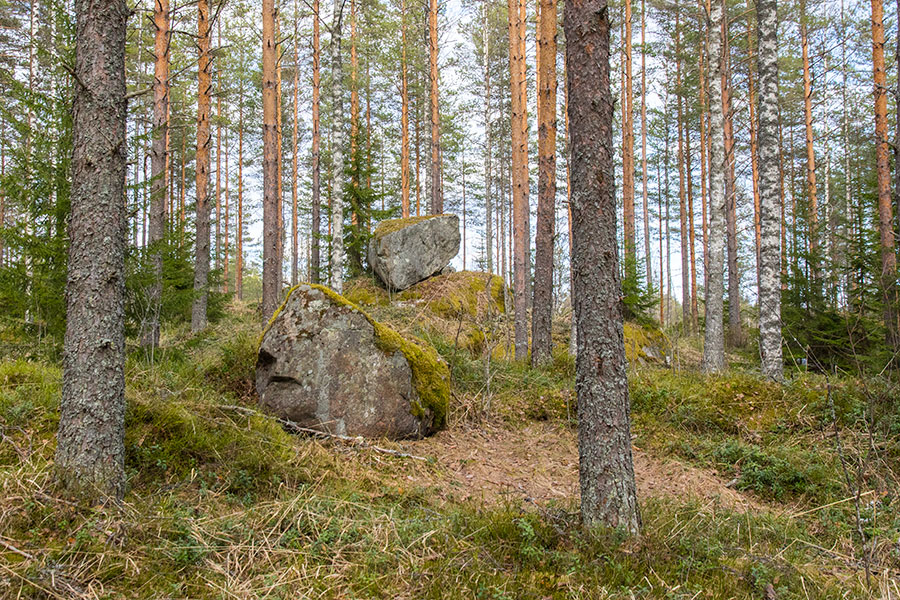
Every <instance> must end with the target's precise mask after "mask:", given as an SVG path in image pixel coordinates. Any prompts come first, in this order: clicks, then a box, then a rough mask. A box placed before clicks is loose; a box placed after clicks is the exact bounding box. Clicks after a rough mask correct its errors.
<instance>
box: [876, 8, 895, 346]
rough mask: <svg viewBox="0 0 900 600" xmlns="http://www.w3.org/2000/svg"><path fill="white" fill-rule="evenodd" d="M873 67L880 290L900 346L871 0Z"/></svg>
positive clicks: (891, 341) (880, 47)
mask: <svg viewBox="0 0 900 600" xmlns="http://www.w3.org/2000/svg"><path fill="white" fill-rule="evenodd" d="M872 69H873V71H874V76H875V143H876V146H875V150H876V152H875V158H876V169H877V173H878V233H879V238H880V242H881V281H880V284H881V290H882V302H883V303H884V308H883V310H884V324H885V328H886V329H887V343H888V345H889V346H890V347H891V348H892V349H894V350H895V351H896V350H897V349H898V347H900V335H898V323H897V312H898V311H897V255H896V253H895V252H896V251H895V249H894V227H893V222H894V220H893V215H892V206H891V174H890V165H889V162H888V141H887V133H888V122H887V78H886V76H885V69H884V6H883V4H882V0H872Z"/></svg>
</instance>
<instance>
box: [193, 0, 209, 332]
mask: <svg viewBox="0 0 900 600" xmlns="http://www.w3.org/2000/svg"><path fill="white" fill-rule="evenodd" d="M209 29H210V28H209V2H208V0H199V1H198V2H197V49H198V51H199V60H198V64H197V84H198V85H197V158H196V163H197V168H196V170H197V185H196V188H195V189H196V192H197V204H196V207H197V208H196V211H197V214H196V226H197V238H196V240H195V243H194V304H193V306H192V308H191V331H193V332H197V331H202V330H203V329H205V328H206V305H207V301H208V299H209V238H210V227H209V213H210V205H209V146H210V142H211V140H212V138H211V137H210V131H209V111H210V88H211V87H212V83H211V81H210V66H211V64H212V63H211V61H210V56H209Z"/></svg>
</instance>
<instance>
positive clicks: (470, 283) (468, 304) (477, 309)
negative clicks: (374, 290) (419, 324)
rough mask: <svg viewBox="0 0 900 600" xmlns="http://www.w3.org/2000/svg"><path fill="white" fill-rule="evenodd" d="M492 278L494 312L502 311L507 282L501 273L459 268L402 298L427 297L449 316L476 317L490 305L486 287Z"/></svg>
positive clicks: (432, 305)
mask: <svg viewBox="0 0 900 600" xmlns="http://www.w3.org/2000/svg"><path fill="white" fill-rule="evenodd" d="M488 279H490V286H491V289H490V296H491V301H492V304H493V306H491V307H490V310H491V312H493V313H495V314H497V313H503V312H504V310H505V307H504V303H503V292H504V283H503V278H501V277H500V276H498V275H488V274H487V273H479V272H475V271H459V272H456V273H448V274H446V275H440V276H438V277H432V278H430V279H426V280H425V281H423V282H421V283H418V284H416V285H414V286H413V287H411V288H410V289H408V290H406V291H404V292H402V293H401V294H400V299H401V300H425V301H426V303H427V306H428V308H429V309H430V310H431V311H432V312H433V313H435V314H436V315H438V316H440V317H443V318H446V319H454V320H455V319H458V318H459V317H460V316H464V317H468V318H471V319H477V318H479V317H481V316H483V315H482V313H483V312H484V311H485V309H486V308H487V306H486V302H485V296H484V289H485V286H486V285H487V284H488Z"/></svg>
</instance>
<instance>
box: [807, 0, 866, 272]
mask: <svg viewBox="0 0 900 600" xmlns="http://www.w3.org/2000/svg"><path fill="white" fill-rule="evenodd" d="M873 28H874V24H873ZM873 31H874V29H873ZM800 46H801V50H802V54H803V115H804V121H805V125H806V185H807V193H808V194H809V198H808V201H809V205H808V206H809V251H810V255H809V261H810V267H811V268H810V275H811V279H812V280H817V279H818V262H819V258H818V249H819V201H818V192H817V188H816V153H815V149H814V147H813V114H812V73H811V70H810V65H809V36H808V34H807V23H806V0H800Z"/></svg>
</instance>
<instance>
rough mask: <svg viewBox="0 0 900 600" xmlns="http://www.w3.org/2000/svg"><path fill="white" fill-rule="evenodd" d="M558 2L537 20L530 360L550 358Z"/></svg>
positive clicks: (545, 3)
mask: <svg viewBox="0 0 900 600" xmlns="http://www.w3.org/2000/svg"><path fill="white" fill-rule="evenodd" d="M556 6H557V5H556V2H555V1H554V0H541V2H540V17H539V22H538V56H539V60H538V63H539V66H540V74H539V76H538V96H537V103H538V106H537V109H538V169H539V176H538V212H537V236H536V237H535V254H534V302H533V306H534V309H533V311H532V321H531V363H532V365H539V364H542V363H544V362H546V361H548V360H549V359H550V351H551V345H552V339H551V325H552V324H551V321H552V316H553V235H554V226H555V222H556Z"/></svg>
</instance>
